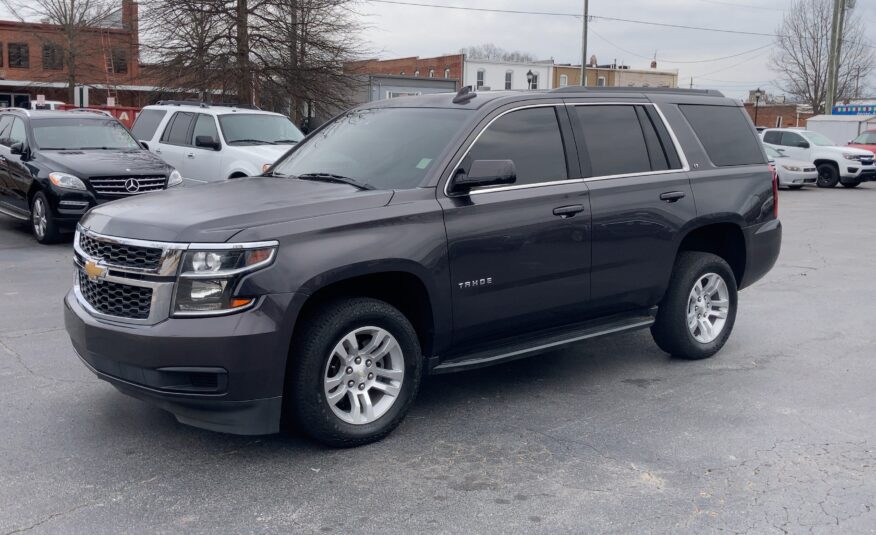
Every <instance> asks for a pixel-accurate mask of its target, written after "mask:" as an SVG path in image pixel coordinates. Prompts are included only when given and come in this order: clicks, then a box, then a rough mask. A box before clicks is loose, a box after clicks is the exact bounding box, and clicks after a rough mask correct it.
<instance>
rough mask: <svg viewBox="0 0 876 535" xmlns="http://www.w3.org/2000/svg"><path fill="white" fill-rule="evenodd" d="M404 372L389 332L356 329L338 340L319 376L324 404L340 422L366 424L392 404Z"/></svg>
mask: <svg viewBox="0 0 876 535" xmlns="http://www.w3.org/2000/svg"><path fill="white" fill-rule="evenodd" d="M404 370H405V362H404V354H403V352H402V349H401V346H400V345H399V343H398V340H396V338H395V337H394V336H393V335H392V334H391V333H390V332H389V331H387V330H385V329H382V328H380V327H362V328H359V329H356V330H354V331H351V332H349V333H347V334H346V335H345V336H344V337H343V338H341V340H340V341H339V342H338V343H337V344H336V345H335V347H334V349H333V350H332V352H331V354H330V355H329V358H328V362H327V363H326V366H325V372H324V375H323V387H324V391H325V397H326V401H327V402H328V404H329V407H330V408H331V409H332V412H333V413H334V414H335V416H337V417H338V418H340V419H341V420H343V421H345V422H347V423H349V424H354V425H364V424H369V423H371V422H374V421H376V420H377V419H379V418H380V417H381V416H383V415H384V414H386V413H387V411H389V409H390V408H392V406H393V405H394V404H395V402H396V400H397V399H398V397H399V393H400V392H401V387H402V382H403V381H404V373H405V372H404Z"/></svg>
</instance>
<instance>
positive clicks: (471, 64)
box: [462, 58, 554, 91]
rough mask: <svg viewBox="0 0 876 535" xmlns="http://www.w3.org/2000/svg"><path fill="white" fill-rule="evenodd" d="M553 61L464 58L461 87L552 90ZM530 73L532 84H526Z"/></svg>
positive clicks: (496, 89)
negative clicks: (526, 61) (514, 61)
mask: <svg viewBox="0 0 876 535" xmlns="http://www.w3.org/2000/svg"><path fill="white" fill-rule="evenodd" d="M553 69H554V62H553V60H547V61H536V62H532V63H512V62H502V61H487V60H470V59H468V58H465V64H464V65H463V69H462V72H463V80H462V85H463V86H467V85H470V86H472V87H473V88H475V89H481V90H485V89H490V90H491V91H503V90H506V89H553V77H554V73H553ZM529 73H532V83H531V84H530V83H529V82H528V76H529Z"/></svg>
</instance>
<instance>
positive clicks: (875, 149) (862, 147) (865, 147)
mask: <svg viewBox="0 0 876 535" xmlns="http://www.w3.org/2000/svg"><path fill="white" fill-rule="evenodd" d="M848 148H850V149H858V150H866V151H868V152H872V153H874V154H876V145H857V144H855V145H849V146H848Z"/></svg>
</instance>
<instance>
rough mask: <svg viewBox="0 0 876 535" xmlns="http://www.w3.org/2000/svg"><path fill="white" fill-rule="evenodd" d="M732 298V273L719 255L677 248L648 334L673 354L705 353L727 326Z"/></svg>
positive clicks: (732, 316) (718, 343) (732, 318)
mask: <svg viewBox="0 0 876 535" xmlns="http://www.w3.org/2000/svg"><path fill="white" fill-rule="evenodd" d="M712 285H714V286H712ZM698 289H699V290H698ZM697 297H699V300H698V299H697ZM736 303H737V291H736V277H735V276H734V275H733V271H732V270H731V269H730V266H729V265H728V264H727V262H726V261H724V259H723V258H721V257H719V256H716V255H713V254H710V253H702V252H695V251H685V252H681V253H679V255H678V258H677V259H676V261H675V267H674V268H673V272H672V278H671V279H670V281H669V288H668V290H667V291H666V295H665V296H664V298H663V301H662V302H661V303H660V306H659V308H658V311H657V318H656V321H655V322H654V325H652V326H651V334H652V336H653V337H654V341H655V342H657V345H658V346H659V347H660V349H662V350H663V351H666V352H667V353H669V354H671V355H673V356H675V357H679V358H683V359H691V360H696V359H704V358H708V357H711V356H712V355H714V354H715V353H717V352H718V351H719V350H720V349H721V348H722V347H723V346H724V344H725V343H726V342H727V339H728V338H729V337H730V333H731V332H732V331H733V325H734V323H735V322H736Z"/></svg>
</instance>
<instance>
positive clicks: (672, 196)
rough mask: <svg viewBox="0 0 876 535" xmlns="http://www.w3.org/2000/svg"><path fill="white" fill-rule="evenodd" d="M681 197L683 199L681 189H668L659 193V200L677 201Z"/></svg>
mask: <svg viewBox="0 0 876 535" xmlns="http://www.w3.org/2000/svg"><path fill="white" fill-rule="evenodd" d="M681 199H684V192H681V191H668V192H666V193H661V194H660V200H661V201H666V202H678V201H679V200H681Z"/></svg>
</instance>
